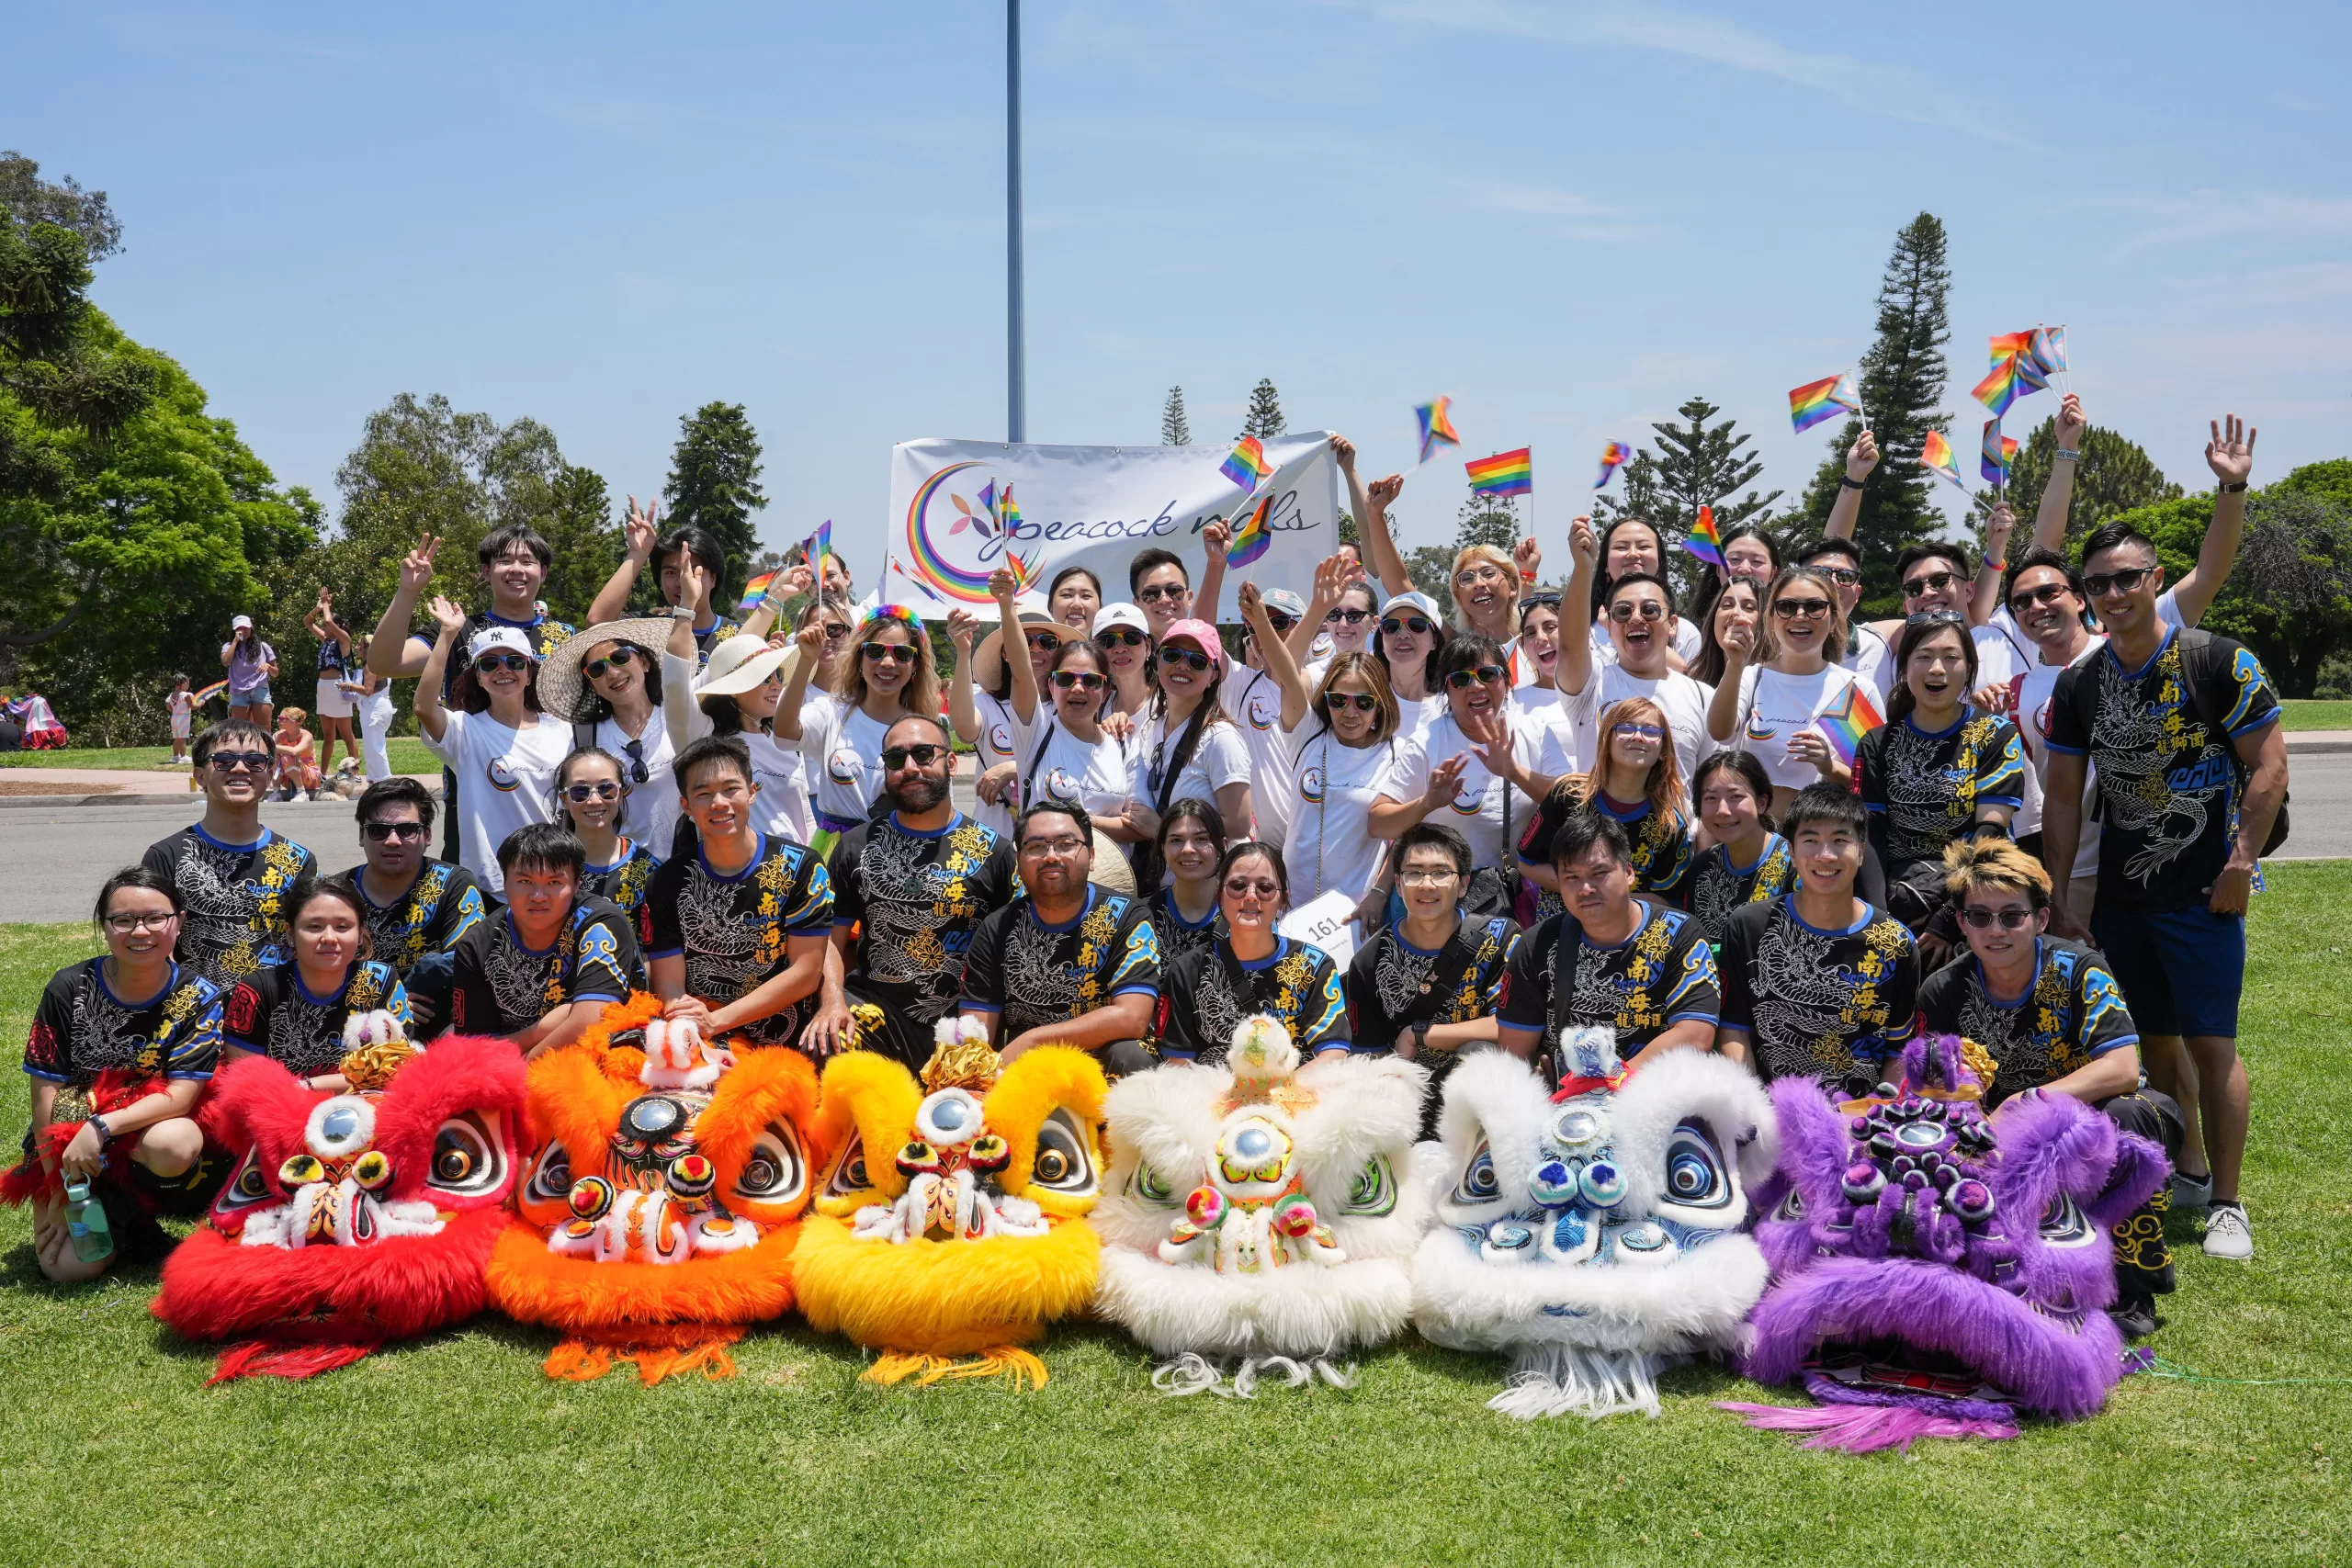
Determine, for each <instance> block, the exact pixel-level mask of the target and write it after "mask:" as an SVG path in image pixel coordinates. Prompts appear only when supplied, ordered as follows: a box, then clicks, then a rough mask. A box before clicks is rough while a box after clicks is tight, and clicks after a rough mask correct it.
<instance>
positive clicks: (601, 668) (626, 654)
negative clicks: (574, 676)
mask: <svg viewBox="0 0 2352 1568" xmlns="http://www.w3.org/2000/svg"><path fill="white" fill-rule="evenodd" d="M636 662H637V649H633V648H616V649H613V651H612V652H610V653H608V654H606V655H605V657H604V658H602V659H594V660H589V661H588V662H587V663H586V664H583V665H582V666H581V667H580V672H581V673H582V675H585V676H587V677H588V679H590V680H591V681H601V680H603V679H604V678H605V671H607V670H626V669H628V667H629V666H630V665H632V664H634V663H636Z"/></svg>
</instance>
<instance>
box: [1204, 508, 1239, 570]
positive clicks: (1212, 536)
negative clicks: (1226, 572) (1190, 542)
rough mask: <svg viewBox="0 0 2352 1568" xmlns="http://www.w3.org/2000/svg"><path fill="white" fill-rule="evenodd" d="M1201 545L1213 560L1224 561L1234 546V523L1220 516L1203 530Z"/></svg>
mask: <svg viewBox="0 0 2352 1568" xmlns="http://www.w3.org/2000/svg"><path fill="white" fill-rule="evenodd" d="M1201 547H1202V548H1203V549H1204V550H1206V551H1207V552H1208V558H1209V559H1211V560H1212V561H1216V562H1219V563H1222V562H1223V561H1224V559H1225V556H1226V552H1227V550H1230V549H1231V548H1232V547H1233V525H1232V524H1230V523H1227V521H1226V520H1225V519H1224V518H1222V517H1220V518H1218V519H1217V520H1216V522H1214V523H1212V524H1210V525H1208V526H1207V527H1205V528H1203V529H1202V530H1201Z"/></svg>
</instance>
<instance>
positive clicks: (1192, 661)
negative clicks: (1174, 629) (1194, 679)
mask: <svg viewBox="0 0 2352 1568" xmlns="http://www.w3.org/2000/svg"><path fill="white" fill-rule="evenodd" d="M1159 662H1160V663H1162V664H1181V665H1182V666H1183V667H1184V668H1185V669H1187V670H1190V671H1193V673H1194V674H1195V675H1198V674H1201V673H1203V672H1204V671H1206V670H1207V669H1208V667H1209V656H1208V655H1207V654H1205V653H1203V652H1202V651H1201V650H1200V649H1197V648H1163V649H1160V650H1159Z"/></svg>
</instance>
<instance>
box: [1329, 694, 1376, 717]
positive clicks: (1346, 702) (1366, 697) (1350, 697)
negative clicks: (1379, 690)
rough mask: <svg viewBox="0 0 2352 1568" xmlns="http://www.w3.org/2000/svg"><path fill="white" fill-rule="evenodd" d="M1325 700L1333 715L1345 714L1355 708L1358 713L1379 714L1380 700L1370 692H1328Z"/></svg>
mask: <svg viewBox="0 0 2352 1568" xmlns="http://www.w3.org/2000/svg"><path fill="white" fill-rule="evenodd" d="M1323 700H1324V701H1325V702H1326V703H1328V704H1329V705H1330V708H1331V711H1332V712H1333V713H1345V712H1347V711H1348V710H1349V709H1350V708H1353V709H1355V710H1356V712H1358V713H1378V712H1379V711H1380V699H1379V698H1378V697H1375V696H1374V695H1373V694H1371V693H1370V692H1327V693H1325V694H1324V695H1323Z"/></svg>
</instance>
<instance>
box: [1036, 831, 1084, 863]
mask: <svg viewBox="0 0 2352 1568" xmlns="http://www.w3.org/2000/svg"><path fill="white" fill-rule="evenodd" d="M1091 848H1092V846H1091V845H1090V844H1089V843H1088V842H1087V841H1086V840H1084V839H1081V838H1079V837H1077V836H1076V835H1075V834H1067V833H1066V834H1064V835H1062V836H1061V837H1060V838H1057V839H1023V840H1021V852H1022V853H1023V854H1024V855H1044V856H1046V857H1047V858H1048V859H1054V860H1067V859H1069V857H1070V856H1072V855H1077V854H1083V853H1085V852H1087V851H1088V850H1089V849H1091Z"/></svg>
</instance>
